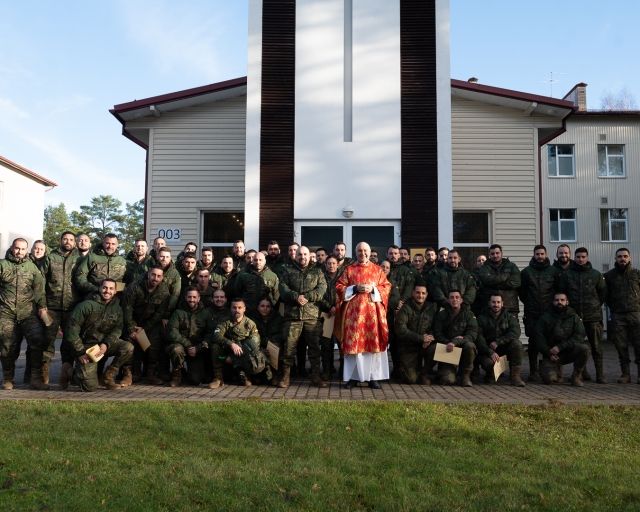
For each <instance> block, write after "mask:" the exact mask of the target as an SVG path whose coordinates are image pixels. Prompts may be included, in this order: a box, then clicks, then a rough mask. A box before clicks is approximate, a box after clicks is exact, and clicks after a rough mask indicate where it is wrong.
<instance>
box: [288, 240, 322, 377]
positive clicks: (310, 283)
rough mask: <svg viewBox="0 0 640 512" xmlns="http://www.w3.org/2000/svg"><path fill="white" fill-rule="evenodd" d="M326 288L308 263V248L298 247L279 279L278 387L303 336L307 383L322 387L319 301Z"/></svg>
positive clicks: (319, 271) (316, 271) (291, 364)
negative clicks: (281, 345)
mask: <svg viewBox="0 0 640 512" xmlns="http://www.w3.org/2000/svg"><path fill="white" fill-rule="evenodd" d="M326 291H327V282H326V281H325V278H324V274H323V273H322V271H321V270H320V269H319V268H318V267H316V266H315V265H312V264H311V261H310V257H309V249H308V248H307V247H305V246H301V247H299V248H298V252H297V254H296V264H295V265H293V266H291V267H289V268H288V270H287V271H286V272H285V273H284V274H283V275H282V279H281V280H280V300H281V301H282V302H284V320H285V323H284V334H285V336H286V345H285V355H284V360H283V364H282V378H281V380H280V381H279V382H278V383H277V384H278V386H279V387H282V388H286V387H288V386H289V378H290V372H291V366H293V362H294V358H295V354H296V347H297V345H298V340H299V339H300V338H301V337H302V336H304V337H305V339H306V341H307V346H308V350H309V362H310V363H311V383H312V384H313V385H314V386H318V387H326V386H327V383H326V382H325V381H323V380H322V378H321V376H320V335H321V334H322V322H321V321H320V308H319V303H320V301H321V300H322V298H323V297H324V294H325V292H326Z"/></svg>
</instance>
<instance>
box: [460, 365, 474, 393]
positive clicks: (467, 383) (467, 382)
mask: <svg viewBox="0 0 640 512" xmlns="http://www.w3.org/2000/svg"><path fill="white" fill-rule="evenodd" d="M471 372H473V368H472V369H470V370H465V371H464V373H463V374H462V386H463V387H465V388H471V387H473V383H472V382H471Z"/></svg>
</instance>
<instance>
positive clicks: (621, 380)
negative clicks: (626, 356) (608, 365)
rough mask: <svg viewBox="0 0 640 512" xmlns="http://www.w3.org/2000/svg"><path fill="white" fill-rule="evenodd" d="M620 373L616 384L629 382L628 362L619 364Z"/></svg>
mask: <svg viewBox="0 0 640 512" xmlns="http://www.w3.org/2000/svg"><path fill="white" fill-rule="evenodd" d="M620 366H621V369H622V374H621V375H620V377H618V384H629V382H631V375H630V374H629V363H626V364H622V365H620Z"/></svg>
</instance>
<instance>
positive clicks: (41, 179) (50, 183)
mask: <svg viewBox="0 0 640 512" xmlns="http://www.w3.org/2000/svg"><path fill="white" fill-rule="evenodd" d="M0 162H2V163H3V164H5V165H6V166H8V167H10V168H11V169H13V170H14V171H16V172H18V173H20V174H24V175H25V176H27V177H28V178H31V179H32V180H34V181H37V182H39V183H41V184H42V185H45V186H47V187H57V186H58V184H57V183H56V182H55V181H51V180H50V179H49V178H45V177H44V176H41V175H40V174H38V173H37V172H33V171H31V170H29V169H27V168H26V167H22V166H21V165H19V164H17V163H15V162H12V161H11V160H9V159H8V158H5V157H3V156H2V155H0Z"/></svg>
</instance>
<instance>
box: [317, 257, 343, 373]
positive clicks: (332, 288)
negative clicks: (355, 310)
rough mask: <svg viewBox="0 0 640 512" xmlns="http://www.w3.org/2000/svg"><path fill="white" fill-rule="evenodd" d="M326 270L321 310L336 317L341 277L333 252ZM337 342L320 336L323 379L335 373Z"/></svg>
mask: <svg viewBox="0 0 640 512" xmlns="http://www.w3.org/2000/svg"><path fill="white" fill-rule="evenodd" d="M321 269H322V270H323V272H324V279H325V281H326V282H327V291H326V292H325V293H324V297H322V300H321V301H320V303H319V305H320V311H322V312H323V313H326V314H327V315H329V317H335V315H336V281H337V280H338V278H339V277H340V274H339V273H338V260H337V259H336V257H335V256H334V255H333V254H332V255H331V256H327V258H326V259H325V261H324V265H323V267H322V268H321ZM335 343H336V339H335V337H334V336H333V335H332V336H329V337H325V336H321V337H320V353H321V358H322V380H326V381H328V380H331V375H333V374H334V373H335V371H336V370H335V367H334V365H333V347H334V345H335Z"/></svg>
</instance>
